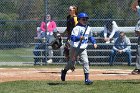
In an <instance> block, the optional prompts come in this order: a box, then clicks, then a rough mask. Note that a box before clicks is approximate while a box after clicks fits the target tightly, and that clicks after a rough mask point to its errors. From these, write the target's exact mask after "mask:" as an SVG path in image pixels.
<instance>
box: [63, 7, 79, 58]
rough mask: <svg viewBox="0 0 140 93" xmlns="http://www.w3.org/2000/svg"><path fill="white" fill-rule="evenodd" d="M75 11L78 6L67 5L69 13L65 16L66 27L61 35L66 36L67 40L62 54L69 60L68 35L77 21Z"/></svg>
mask: <svg viewBox="0 0 140 93" xmlns="http://www.w3.org/2000/svg"><path fill="white" fill-rule="evenodd" d="M77 12H78V8H77V7H76V6H74V5H72V6H70V7H69V15H68V16H67V28H66V30H65V31H64V32H63V33H62V36H65V35H66V36H67V41H66V43H65V47H64V55H65V57H66V59H67V60H69V48H70V44H69V42H70V36H71V32H72V30H73V28H74V27H75V26H76V24H77V23H78V21H77Z"/></svg>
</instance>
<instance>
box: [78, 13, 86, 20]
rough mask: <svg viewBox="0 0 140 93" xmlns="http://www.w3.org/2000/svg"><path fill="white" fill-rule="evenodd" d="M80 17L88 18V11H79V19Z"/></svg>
mask: <svg viewBox="0 0 140 93" xmlns="http://www.w3.org/2000/svg"><path fill="white" fill-rule="evenodd" d="M80 18H88V15H87V14H86V13H79V14H78V19H80Z"/></svg>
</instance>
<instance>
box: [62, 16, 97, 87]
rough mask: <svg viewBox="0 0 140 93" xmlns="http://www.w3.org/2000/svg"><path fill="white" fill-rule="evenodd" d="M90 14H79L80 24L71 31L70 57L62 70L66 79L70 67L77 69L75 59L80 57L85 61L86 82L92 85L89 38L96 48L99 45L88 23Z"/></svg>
mask: <svg viewBox="0 0 140 93" xmlns="http://www.w3.org/2000/svg"><path fill="white" fill-rule="evenodd" d="M87 22H88V15H87V14H86V13H80V14H79V15H78V24H77V25H76V27H74V29H73V30H72V32H71V42H70V51H69V52H70V59H69V61H68V63H67V65H66V66H65V68H64V70H62V71H61V80H62V81H65V76H66V73H67V71H68V70H69V69H75V66H74V65H75V60H76V58H77V56H79V57H80V59H81V62H83V70H84V75H85V84H86V85H90V84H92V83H93V82H92V81H90V80H89V61H88V55H87V50H86V48H87V45H88V40H90V41H91V42H92V43H93V44H94V48H96V47H97V45H96V40H95V39H94V37H93V35H92V32H91V28H90V27H89V26H88V25H87Z"/></svg>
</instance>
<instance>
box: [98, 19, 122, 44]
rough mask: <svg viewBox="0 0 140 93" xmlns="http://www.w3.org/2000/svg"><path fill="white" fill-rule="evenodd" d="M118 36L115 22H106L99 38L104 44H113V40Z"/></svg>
mask: <svg viewBox="0 0 140 93" xmlns="http://www.w3.org/2000/svg"><path fill="white" fill-rule="evenodd" d="M118 36H119V29H118V25H117V24H116V22H115V21H108V22H107V23H106V25H105V26H104V30H103V31H101V33H100V37H103V38H104V41H105V42H106V43H110V42H112V43H114V40H113V38H117V37H118Z"/></svg>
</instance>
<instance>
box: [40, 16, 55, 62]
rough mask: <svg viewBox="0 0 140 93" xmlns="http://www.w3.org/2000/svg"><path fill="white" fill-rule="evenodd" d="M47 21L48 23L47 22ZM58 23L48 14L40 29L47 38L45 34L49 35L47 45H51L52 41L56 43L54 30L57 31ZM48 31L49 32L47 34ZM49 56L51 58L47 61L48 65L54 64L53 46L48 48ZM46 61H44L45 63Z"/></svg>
mask: <svg viewBox="0 0 140 93" xmlns="http://www.w3.org/2000/svg"><path fill="white" fill-rule="evenodd" d="M46 20H47V23H46V22H45V21H46ZM56 26H57V25H56V22H55V21H54V20H53V19H52V16H51V15H50V14H47V15H46V17H45V18H44V21H43V22H42V23H41V26H40V29H41V31H42V32H43V34H44V37H45V33H46V34H47V43H49V44H50V43H51V42H52V41H54V39H55V38H54V36H53V32H54V30H56ZM46 31H47V32H46ZM48 48H49V49H48V54H49V56H50V58H49V59H48V60H47V63H52V62H53V60H52V58H51V57H53V50H52V47H51V46H48ZM45 60H46V59H44V62H45Z"/></svg>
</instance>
